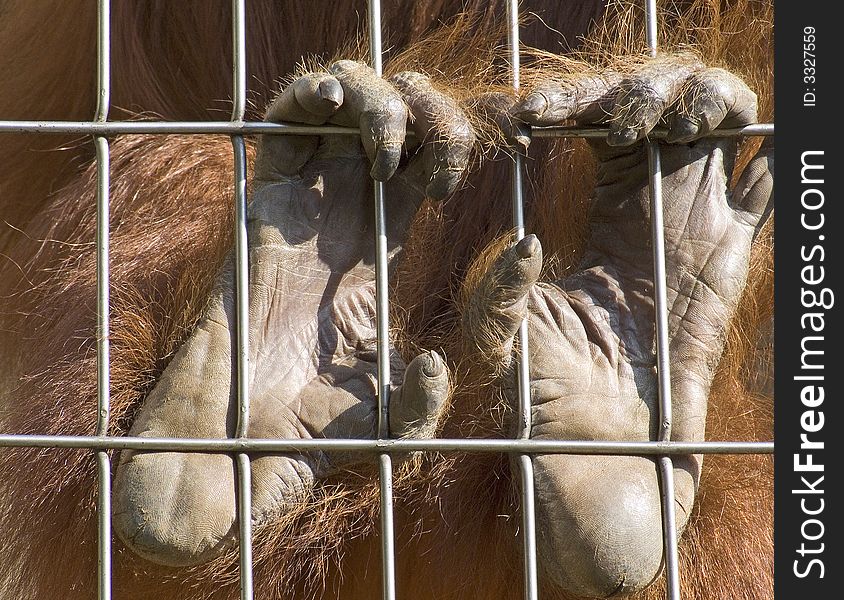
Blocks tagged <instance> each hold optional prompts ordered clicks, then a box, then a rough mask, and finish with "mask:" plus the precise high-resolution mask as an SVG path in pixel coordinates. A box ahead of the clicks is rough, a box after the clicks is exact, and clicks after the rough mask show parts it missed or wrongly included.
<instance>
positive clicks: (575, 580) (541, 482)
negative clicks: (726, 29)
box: [463, 58, 773, 597]
mask: <svg viewBox="0 0 844 600" xmlns="http://www.w3.org/2000/svg"><path fill="white" fill-rule="evenodd" d="M513 114H514V115H516V116H518V117H520V118H522V119H524V120H525V121H526V122H528V123H531V124H534V125H551V124H559V122H560V121H561V120H564V119H573V120H575V121H578V122H580V123H582V124H586V123H596V122H606V121H609V124H610V129H611V133H610V135H609V137H608V138H607V139H606V141H603V140H601V141H600V142H595V143H593V149H594V152H595V154H596V157H597V159H598V169H597V184H596V188H595V197H594V200H593V203H592V206H591V210H590V214H589V225H590V239H589V242H588V245H587V249H586V251H585V255H584V257H583V261H582V264H581V265H580V268H579V269H578V271H577V272H576V273H575V274H574V275H572V276H570V277H566V278H565V279H563V280H559V281H547V282H537V280H538V278H539V276H540V268H541V261H542V256H541V254H542V252H541V247H540V244H539V241H538V240H537V238H536V237H534V236H528V237H526V238H524V239H523V240H522V241H520V242H518V243H517V244H515V245H514V246H512V247H511V248H510V249H509V250H507V251H505V252H504V253H503V254H502V255H501V256H500V257H499V258H498V259H497V262H495V263H494V264H493V265H492V267H491V268H490V269H489V270H488V271H487V272H486V273H485V274H484V275H483V276H482V277H481V278H480V280H479V283H478V284H477V286H476V287H475V288H474V290H472V291H471V293H470V295H469V298H470V300H469V304H468V306H467V307H466V312H465V314H464V318H463V325H464V336H465V337H466V339H467V340H468V342H469V343H470V344H472V345H473V347H474V349H475V351H476V352H479V353H480V354H481V357H482V358H481V360H482V361H484V362H486V361H491V362H496V363H497V364H498V365H499V366H500V367H501V369H503V370H502V371H500V372H503V373H508V374H509V376H506V377H505V380H506V384H505V385H506V388H507V389H508V393H509V394H510V395H511V397H512V396H514V394H515V392H514V387H515V386H514V383H513V380H514V377H513V370H514V367H513V365H514V361H512V358H511V356H512V354H513V353H514V349H513V348H514V339H513V338H514V335H515V333H516V330H517V328H518V325H519V323H520V322H521V320H522V319H523V318H525V317H527V319H528V332H529V333H528V339H529V346H528V347H529V358H530V390H531V403H532V420H533V425H532V430H531V438H533V439H543V440H547V439H564V440H630V441H647V440H653V439H655V435H656V431H657V429H658V418H659V408H658V400H657V397H658V390H657V379H656V368H655V340H654V337H655V334H654V329H655V326H654V305H653V300H652V293H653V271H652V248H651V233H650V224H649V223H650V219H649V196H648V160H647V152H646V147H645V144H644V143H641V142H639V140H641V139H642V138H643V137H644V136H645V135H647V133H648V132H649V131H650V130H651V128H652V127H654V126H655V125H657V124H658V123H660V122H664V123H665V124H667V125H668V127H669V134H668V140H669V142H671V143H669V144H661V145H660V148H661V151H662V169H663V190H664V203H665V211H664V213H665V248H666V262H667V272H668V281H667V283H668V309H669V343H670V348H669V353H670V360H671V387H672V395H673V415H674V422H673V439H675V440H682V441H699V440H702V439H703V436H704V426H705V421H706V406H707V397H708V395H709V389H710V385H711V383H712V379H713V373H714V370H715V368H716V366H717V364H718V362H719V360H720V358H721V353H722V351H723V348H724V338H725V331H726V328H727V326H728V324H729V322H730V319H731V317H732V316H733V314H734V312H735V310H736V306H737V303H738V301H739V297H740V296H741V294H742V291H743V289H744V286H745V280H746V277H747V271H748V260H749V256H750V249H751V243H752V241H753V239H754V236H755V234H756V232H757V231H758V230H759V227H760V226H761V225H762V224H763V222H764V219H765V216H766V215H767V213H768V210H769V207H770V206H771V199H772V177H771V170H772V169H773V162H772V161H773V153H772V148H770V147H768V146H767V145H766V146H764V147H763V148H762V150H761V151H760V153H759V154H758V155H757V156H756V157H755V158H754V159H753V161H752V162H751V163H750V165H749V166H748V167H747V168H746V169H745V171H744V173H743V175H742V177H741V179H740V181H739V183H738V185H737V187H736V189H735V190H734V191H733V192H732V193H731V192H729V191H728V190H727V181H728V176H729V173H730V172H731V170H732V165H733V161H734V159H735V152H736V142H735V140H734V139H725V138H720V139H719V138H714V137H709V138H700V136H701V135H703V134H704V133H707V132H709V131H711V130H712V129H714V128H716V127H718V126H724V127H733V126H739V125H744V124H747V123H751V122H753V121H754V120H755V118H756V96H755V95H754V94H753V92H751V91H750V90H749V89H748V88H747V86H746V85H745V84H744V83H743V82H742V81H740V80H739V79H738V78H737V77H735V76H734V75H732V74H730V73H727V72H725V71H723V70H720V69H704V68H703V67H702V66H700V65H699V64H688V63H686V62H684V61H680V62H677V61H674V60H672V59H670V58H669V59H660V60H654V61H652V62H650V63H647V64H645V65H643V66H642V67H641V68H639V69H638V70H636V71H635V72H633V73H631V74H630V75H629V76H627V77H620V76H617V75H615V74H610V75H608V76H606V77H600V78H590V79H586V80H571V81H566V80H564V79H562V80H561V79H556V80H554V81H548V82H547V83H545V84H541V85H540V86H539V87H538V88H537V89H535V90H533V91H532V92H530V93H528V94H527V95H526V96H525V97H524V98H523V100H522V101H521V103H520V104H518V105H517V106H516V107H515V108H514V111H513ZM701 460H702V457H700V456H684V457H678V458H677V459H676V460H675V462H674V465H675V481H676V483H675V485H676V501H677V507H678V511H677V521H678V527H679V528H680V529H682V527H683V526H684V525H685V523H686V521H687V519H688V518H689V515H690V511H691V508H692V504H693V501H694V496H695V491H696V486H697V482H698V478H699V475H700V468H701ZM534 465H535V470H536V494H537V498H536V506H537V513H536V514H537V522H538V532H539V533H538V539H539V546H538V547H539V556H540V563H541V568H542V569H543V570H544V571H545V572H546V573H547V574H548V575H549V576H551V577H552V579H554V580H555V581H556V582H557V583H558V584H559V585H560V586H561V587H563V588H564V589H566V590H568V591H570V592H573V593H578V594H583V595H587V596H590V597H593V596H594V597H606V596H609V595H614V594H622V593H629V592H632V591H635V590H638V589H642V588H644V587H645V586H647V585H648V584H649V583H650V582H651V581H652V580H653V579H654V578H655V577H656V576H657V575H658V574H659V572H660V570H661V564H662V553H663V551H662V548H663V541H662V540H663V538H662V525H661V516H660V488H659V482H658V479H657V469H656V465H655V461H654V460H652V459H650V458H646V457H635V456H586V455H584V456H578V455H562V454H559V455H543V456H536V457H535V459H534Z"/></svg>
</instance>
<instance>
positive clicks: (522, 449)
mask: <svg viewBox="0 0 844 600" xmlns="http://www.w3.org/2000/svg"><path fill="white" fill-rule="evenodd" d="M368 4H369V6H368V8H369V13H368V18H369V20H368V23H369V37H370V58H371V65H372V66H373V68H374V69H375V71H376V72H377V73H378V74H379V75H380V74H381V58H382V48H381V6H380V1H379V0H369V2H368ZM245 5H246V1H245V0H232V15H233V16H232V24H233V33H232V55H233V82H234V83H233V90H232V99H233V108H232V114H231V119H230V120H229V121H218V122H149V121H146V122H131V123H130V122H109V121H108V111H109V96H110V86H111V73H110V68H111V59H110V2H109V1H108V0H99V2H98V38H97V39H98V61H97V74H98V78H97V82H98V83H97V85H98V90H97V91H98V96H97V98H98V103H97V108H96V113H95V115H94V118H93V120H92V121H88V122H55V121H53V122H45V121H0V133H3V132H27V133H41V134H60V133H72V134H86V135H91V136H93V138H94V143H95V149H96V165H97V196H96V202H97V315H98V320H97V359H98V360H97V364H98V392H97V403H98V419H97V424H96V435H95V436H46V435H45V436H36V435H0V448H2V447H39V448H87V449H91V450H92V451H94V452H96V457H97V465H98V505H97V510H98V528H99V533H98V544H99V545H98V569H99V570H98V573H99V576H98V597H99V598H100V599H101V600H106V599H109V598H111V575H112V564H111V558H112V553H111V539H112V533H111V518H110V517H111V463H110V459H109V454H108V451H109V450H121V449H136V450H166V451H170V452H224V453H230V454H233V455H234V456H235V461H236V466H237V487H238V493H237V505H238V510H237V514H238V536H239V543H240V547H239V552H240V581H241V598H243V599H244V600H246V599H251V598H252V597H253V582H252V567H253V565H252V554H251V552H252V531H251V518H250V514H251V491H252V490H251V473H250V462H249V457H248V454H247V452H307V451H313V450H319V451H323V452H350V451H353V452H366V453H373V454H376V455H377V456H378V459H379V480H380V501H381V540H382V542H381V543H382V572H383V587H382V590H383V591H382V597H383V598H384V599H385V600H392V599H394V598H395V597H396V580H395V546H394V532H393V516H392V515H393V502H392V476H393V473H392V462H391V455H392V453H395V452H409V451H438V452H455V451H459V452H499V453H514V454H517V455H518V458H519V460H518V465H519V470H520V482H521V508H522V527H521V535H522V540H523V552H524V597H525V598H526V600H535V599H536V598H538V596H539V592H538V582H537V569H536V530H535V528H536V524H535V514H534V502H533V494H534V488H533V465H532V458H531V457H532V456H534V455H536V454H550V453H569V454H615V455H645V456H647V455H651V456H655V457H656V458H657V460H658V464H659V467H660V468H659V472H660V478H661V484H662V496H661V504H662V510H663V528H664V535H663V537H664V540H665V564H666V581H667V585H666V595H667V597H668V598H669V600H679V598H680V588H679V570H678V569H679V567H678V563H677V536H676V529H675V525H674V516H673V506H674V497H673V466H672V462H671V457H672V456H675V455H686V454H692V453H700V454H709V453H732V454H749V453H771V452H773V443H772V442H698V443H687V442H672V441H671V440H670V435H671V399H670V376H669V363H668V354H667V322H666V318H667V311H666V308H665V305H666V303H665V298H664V296H665V254H664V241H663V231H662V225H661V223H662V218H661V211H662V195H661V172H660V155H659V145H658V142H656V141H655V140H658V139H660V138H661V137H662V136H663V135H664V132H661V131H655V132H654V133H652V134H651V135H650V136H649V138H650V141H649V142H648V153H649V175H650V191H651V210H652V214H651V221H652V225H653V231H652V235H653V248H654V266H655V269H654V270H655V288H656V289H655V295H656V298H655V304H656V306H657V323H656V325H657V365H658V377H659V390H660V424H661V426H660V431H659V435H658V438H657V439H656V440H654V441H651V442H602V441H590V442H584V441H569V440H550V441H549V440H543V441H538V440H531V439H530V427H531V423H530V419H531V412H530V409H531V407H530V387H529V383H530V382H529V376H528V373H529V364H528V360H529V359H528V352H527V351H526V349H527V345H528V343H529V340H528V339H527V328H526V326H525V324H524V323H523V324H522V326H521V327H520V329H519V333H518V340H519V345H520V347H521V352H520V354H519V356H520V359H519V360H520V362H519V364H518V391H519V408H518V414H519V417H520V428H519V432H518V435H517V437H516V438H515V439H510V440H501V439H496V440H482V439H467V440H462V439H424V440H414V439H402V440H392V439H390V435H389V429H388V423H389V415H388V412H387V410H388V406H389V403H388V400H389V398H388V395H389V391H390V381H389V377H390V368H389V338H388V336H389V322H388V314H389V313H388V306H389V297H388V287H387V236H386V226H385V224H386V208H385V198H384V187H383V185H382V184H380V183H378V182H374V186H373V189H374V194H373V196H374V202H375V218H376V225H375V240H374V243H375V247H376V312H377V315H376V319H377V328H376V329H377V337H378V343H377V347H378V435H377V439H374V440H343V439H316V440H315V439H312V440H274V439H255V438H248V437H247V434H248V426H249V387H248V377H247V376H246V374H247V372H248V360H249V358H248V357H249V346H248V344H249V339H248V331H249V322H248V273H249V270H248V246H247V233H246V219H247V198H246V181H247V173H246V151H245V143H244V137H243V136H245V135H249V134H256V133H283V134H287V135H309V134H314V133H319V134H323V135H329V134H335V135H359V131H358V130H357V129H356V128H349V127H335V126H305V125H295V124H276V123H256V122H245V121H244V114H245V108H246V30H245V23H246V19H245V9H246V6H245ZM645 11H646V16H647V21H646V22H647V37H648V39H647V41H648V46H649V48H650V49H651V52H652V53H653V54H655V53H656V39H657V21H656V15H657V13H656V2H655V0H645ZM507 20H508V44H509V63H510V70H511V81H512V85H513V88H514V89H515V90H516V91H518V88H519V35H518V34H519V31H518V23H519V12H518V2H517V0H509V1H508V3H507ZM141 133H148V134H197V135H204V134H226V135H230V136H231V139H232V146H233V154H234V173H233V175H234V190H233V191H234V193H233V197H234V212H235V219H234V221H235V232H234V233H235V235H234V238H235V268H236V275H235V282H236V288H235V296H236V307H237V309H236V314H237V316H236V323H237V335H236V346H237V348H236V364H235V369H236V382H237V385H236V389H237V403H238V412H237V415H238V418H237V429H236V435H235V437H234V438H232V439H184V438H179V439H172V438H138V437H110V436H108V435H107V431H108V424H109V397H110V389H109V377H110V369H109V365H110V363H109V226H108V224H109V212H108V211H109V138H110V137H113V136H117V135H132V134H141ZM606 134H607V130H606V129H601V128H594V127H590V128H582V127H548V128H542V129H534V131H533V132H532V135H533V136H534V137H602V136H605V135H606ZM772 134H773V125H771V124H759V125H751V126H748V127H743V128H740V129H734V130H720V131H719V132H718V135H772ZM411 135H412V134H411ZM521 160H522V159H521V157H520V156H518V155H516V157H515V159H514V162H513V165H512V188H511V189H512V198H513V202H512V206H513V226H514V228H515V231H516V237H517V239H521V238H522V237H523V236H524V235H525V226H524V205H523V199H522V180H521V177H522V163H521Z"/></svg>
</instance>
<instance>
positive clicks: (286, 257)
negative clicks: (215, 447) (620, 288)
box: [113, 61, 468, 565]
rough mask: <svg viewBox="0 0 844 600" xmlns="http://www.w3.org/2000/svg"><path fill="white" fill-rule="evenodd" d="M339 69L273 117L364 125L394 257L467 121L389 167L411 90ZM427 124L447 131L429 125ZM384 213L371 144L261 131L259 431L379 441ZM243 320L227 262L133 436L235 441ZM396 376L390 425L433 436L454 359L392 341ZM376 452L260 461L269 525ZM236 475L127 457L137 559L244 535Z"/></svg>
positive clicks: (200, 552)
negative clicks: (430, 147)
mask: <svg viewBox="0 0 844 600" xmlns="http://www.w3.org/2000/svg"><path fill="white" fill-rule="evenodd" d="M330 70H331V73H332V75H325V74H322V75H312V76H307V77H304V78H302V79H301V80H299V81H297V82H296V83H295V84H294V85H292V86H290V87H289V88H288V89H287V90H286V91H285V93H283V94H282V95H281V96H280V97H279V98H278V99H277V100H276V101H275V103H274V104H273V105H272V106H271V107H270V109H269V113H268V118H269V119H271V120H278V121H300V122H307V123H312V124H318V123H324V122H326V121H330V122H331V123H335V124H339V125H346V126H358V125H360V127H361V129H362V131H364V132H365V134H366V137H365V139H364V140H363V144H362V145H363V147H364V149H365V150H366V152H367V154H368V156H369V158H370V159H371V160H372V162H373V166H372V169H371V174H372V175H373V176H374V177H376V178H377V179H381V180H384V179H390V181H389V184H388V186H387V197H388V198H389V199H390V204H389V219H390V220H389V223H388V231H387V235H388V240H389V242H390V248H389V250H390V256H391V260H392V257H394V256H395V254H396V252H397V251H398V250H399V249H400V247H401V243H402V241H403V239H404V237H405V234H406V230H407V227H408V226H409V224H410V222H411V220H412V218H413V216H414V214H415V212H416V209H417V208H418V206H419V204H420V203H421V201H422V200H423V199H424V197H425V194H424V190H425V187H426V186H428V187H429V188H434V190H433V191H434V193H433V194H431V195H436V194H437V192H438V193H439V194H440V195H443V194H447V193H450V191H452V190H453V187H454V185H456V184H457V181H454V180H453V177H451V175H450V173H451V171H450V170H449V167H450V166H451V165H449V164H446V163H447V161H446V157H451V156H452V155H453V154H455V153H456V154H460V152H461V148H462V147H463V146H464V145H465V143H466V141H467V138H466V135H465V132H466V129H467V125H466V123H465V120H464V121H461V120H460V119H454V120H453V122H454V127H455V130H456V133H455V134H454V135H453V136H449V137H453V138H454V139H457V140H459V141H458V143H457V144H456V146H457V147H456V150H455V151H451V146H450V144H445V146H444V148H445V150H448V151H447V152H440V153H441V154H443V158H442V159H441V160H438V159H437V157H436V156H431V154H432V153H431V152H427V151H422V152H419V153H418V154H419V156H418V157H417V158H416V159H415V160H413V161H411V163H410V164H409V166H408V167H407V168H406V169H405V170H404V171H403V172H402V173H400V174H398V175H395V176H393V175H394V173H395V171H396V168H397V166H398V163H399V158H400V153H401V151H402V146H403V143H404V136H405V126H406V123H407V120H408V115H407V104H405V102H404V100H403V97H402V95H401V94H400V93H399V92H397V91H396V89H395V88H394V87H393V86H392V85H390V84H388V83H387V82H386V81H384V80H382V79H380V78H378V77H376V76H375V74H374V72H373V71H372V70H371V69H369V68H368V67H364V66H362V65H359V64H357V63H352V62H350V61H341V62H339V63H336V64H335V65H333V66H332V67H331V69H330ZM406 78H408V79H409V80H410V81H411V82H412V81H417V83H418V84H419V85H417V86H415V87H414V86H413V85H411V84H407V85H405V86H404V88H405V89H407V90H410V91H414V90H416V91H417V92H418V88H419V87H420V86H422V85H424V83H425V80H422V79H420V77H419V76H416V75H412V74H407V75H406ZM429 87H430V86H429ZM419 94H422V96H425V95H426V94H427V96H428V102H427V104H426V102H425V101H424V98H422V99H420V98H416V99H415V101H414V102H413V103H410V106H411V108H413V106H414V105H416V106H417V107H421V108H423V109H424V108H425V107H426V106H427V105H428V104H436V103H437V102H443V103H444V105H445V106H452V104H453V103H451V104H450V101H447V100H446V99H443V98H441V97H439V96H438V95H437V94H436V93H435V92H433V91H431V90H430V89H429V90H428V91H427V92H424V91H423V92H418V93H417V94H416V95H417V96H418V95H419ZM455 106H456V105H455ZM452 110H453V109H452ZM417 121H418V119H417ZM370 132H372V134H373V137H375V138H376V140H377V141H373V140H372V138H370V137H369V133H370ZM418 133H419V134H420V137H422V138H424V137H425V135H426V134H427V133H430V136H431V137H432V138H433V139H439V138H440V137H442V136H441V135H439V130H437V129H436V128H435V127H433V126H431V131H430V132H426V131H422V130H419V131H418ZM465 159H466V160H468V155H467V156H466V157H465ZM462 168H465V164H463V165H462ZM440 172H442V173H443V175H440V174H439V173H440ZM444 178H445V179H446V180H447V181H446V182H445V183H443V181H442V179H444ZM372 223H373V210H372V181H371V179H370V169H368V168H367V166H366V161H365V157H364V156H363V154H362V153H361V140H357V139H354V138H351V137H349V136H346V137H341V136H335V137H329V138H326V139H324V140H320V139H319V138H317V137H267V138H266V139H264V140H262V142H261V146H260V149H259V154H258V157H257V159H256V165H255V178H254V193H253V196H252V200H251V205H250V209H249V232H248V239H249V262H250V274H249V323H250V330H249V352H250V356H249V387H250V397H251V405H252V408H251V418H250V422H249V430H248V434H249V436H250V437H256V438H301V439H309V438H321V437H334V438H373V437H375V434H376V427H377V407H376V387H377V386H376V373H377V368H376V351H375V346H376V334H375V321H374V315H375V295H374V289H375V286H374V281H375V273H374V266H373V257H374V255H373V252H374V233H373V230H372ZM234 322H235V308H234V267H233V263H232V260H231V259H229V260H228V261H227V263H226V265H225V266H224V268H223V271H222V273H221V274H220V275H219V277H218V281H217V285H216V289H215V291H214V293H213V295H212V298H211V300H210V303H209V306H208V308H207V309H206V310H205V313H204V315H203V316H202V318H201V320H200V322H199V324H198V325H197V327H196V330H195V331H194V332H193V334H192V335H191V336H190V338H189V339H188V340H187V341H186V342H185V343H184V344H183V345H182V346H181V348H180V349H179V351H178V353H177V354H176V355H175V357H174V358H173V359H172V361H171V362H170V364H169V365H168V367H167V369H166V370H165V371H164V373H163V375H162V376H161V379H160V380H159V382H158V384H157V385H156V387H155V388H154V390H153V391H152V392H151V393H150V395H149V397H148V398H147V399H146V400H145V402H144V404H143V407H142V408H141V410H140V413H139V415H138V417H137V419H136V421H135V423H134V425H133V427H132V430H131V432H130V435H137V436H149V437H158V436H177V437H211V438H223V437H227V436H232V435H234V433H235V428H236V422H237V417H236V405H237V401H236V396H235V394H236V391H235V390H236V388H235V381H234V378H233V377H234V376H233V371H234V369H233V367H234V362H233V361H234V356H233V353H232V347H233V346H234V339H235V338H234V331H235V327H234ZM391 371H392V374H391V376H392V381H393V391H392V393H391V396H390V402H391V406H390V429H391V433H392V435H393V436H394V437H402V436H414V437H431V436H432V435H433V434H434V431H435V429H436V427H437V422H438V419H439V418H440V416H441V413H442V410H441V409H442V407H443V403H444V401H445V400H446V397H447V394H448V374H447V370H446V367H445V364H444V362H443V361H442V359H441V358H440V357H439V356H438V355H437V354H436V353H435V352H430V353H423V354H422V355H420V356H418V357H416V358H415V359H414V360H412V361H411V362H410V364H409V365H405V364H404V362H403V361H402V359H401V357H400V356H399V355H398V354H397V353H396V352H395V351H393V353H392V356H391ZM364 460H366V458H365V456H364V455H361V454H355V455H337V454H331V455H327V454H308V455H284V456H262V457H255V458H253V459H252V481H253V506H252V518H253V521H254V522H255V523H256V524H260V523H262V522H265V521H267V520H269V519H272V518H273V517H276V516H278V515H280V514H282V513H283V512H284V511H285V509H287V508H289V507H290V505H291V504H293V503H296V502H300V501H302V500H303V499H304V498H305V497H306V495H307V493H308V491H309V490H310V489H311V487H312V486H313V484H314V481H315V479H317V478H320V477H325V476H326V475H329V474H331V473H333V472H336V471H337V470H339V469H342V468H344V467H347V466H350V465H352V463H353V462H354V461H364ZM234 478H235V473H234V468H233V462H232V459H231V457H229V456H225V455H207V454H178V453H166V452H158V453H140V452H124V453H122V454H121V457H120V464H119V466H118V468H117V473H116V477H115V483H114V511H113V514H114V519H113V520H114V527H115V531H116V532H117V534H118V535H119V536H120V537H121V538H122V539H123V541H124V542H125V543H126V544H127V545H129V546H130V547H131V548H132V549H134V550H135V551H136V552H137V553H138V554H140V555H142V556H144V557H146V558H148V559H149V560H152V561H155V562H158V563H162V564H167V565H189V564H195V563H200V562H203V561H206V560H208V559H210V558H212V557H213V556H215V555H217V554H219V552H221V551H222V549H223V548H224V547H225V546H226V544H228V543H230V542H231V541H232V539H233V537H234V527H235V515H236V510H235V496H234V494H235V491H234V490H235V485H234V481H235V480H234Z"/></svg>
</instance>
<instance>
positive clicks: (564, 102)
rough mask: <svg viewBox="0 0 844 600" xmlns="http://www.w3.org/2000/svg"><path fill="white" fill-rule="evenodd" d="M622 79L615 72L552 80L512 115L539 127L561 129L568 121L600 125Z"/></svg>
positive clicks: (538, 87)
mask: <svg viewBox="0 0 844 600" xmlns="http://www.w3.org/2000/svg"><path fill="white" fill-rule="evenodd" d="M621 79H622V78H621V75H620V74H618V73H615V72H613V71H607V72H605V73H601V74H586V75H583V74H581V75H572V76H570V77H562V78H555V77H551V78H549V79H547V80H545V81H541V82H539V83H538V84H536V86H535V87H533V89H532V90H531V91H529V92H528V94H527V95H526V96H525V97H524V98H523V99H522V100H521V101H520V102H518V103H517V104H516V105H515V106H514V107H513V108H512V110H511V112H512V114H513V116H515V117H516V118H518V119H521V120H523V121H524V122H526V123H529V124H531V125H536V126H539V127H547V126H551V125H559V124H560V123H562V122H563V121H567V120H572V121H581V122H586V123H599V122H601V121H602V120H604V119H605V118H606V116H607V108H608V107H609V106H611V102H612V100H613V99H614V97H615V96H614V91H615V87H616V86H617V85H618V84H619V83H620V82H621Z"/></svg>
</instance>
